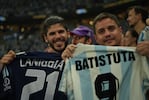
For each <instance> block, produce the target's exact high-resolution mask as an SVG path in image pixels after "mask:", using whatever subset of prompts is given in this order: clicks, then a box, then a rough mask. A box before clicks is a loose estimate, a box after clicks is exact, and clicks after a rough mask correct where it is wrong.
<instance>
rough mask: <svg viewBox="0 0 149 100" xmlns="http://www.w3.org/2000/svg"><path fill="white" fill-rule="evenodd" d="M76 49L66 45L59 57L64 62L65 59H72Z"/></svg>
mask: <svg viewBox="0 0 149 100" xmlns="http://www.w3.org/2000/svg"><path fill="white" fill-rule="evenodd" d="M76 47H77V46H76V45H74V44H70V45H68V46H67V47H66V48H65V50H64V51H63V53H62V55H61V56H62V59H64V60H66V59H67V58H70V57H72V56H73V53H74V51H75V48H76Z"/></svg>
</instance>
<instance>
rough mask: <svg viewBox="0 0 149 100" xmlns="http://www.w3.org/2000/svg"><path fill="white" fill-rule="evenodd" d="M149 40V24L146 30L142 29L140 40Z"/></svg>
mask: <svg viewBox="0 0 149 100" xmlns="http://www.w3.org/2000/svg"><path fill="white" fill-rule="evenodd" d="M146 40H149V26H146V27H145V28H144V30H142V31H141V33H140V35H139V38H138V42H141V41H146Z"/></svg>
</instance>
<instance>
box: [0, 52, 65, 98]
mask: <svg viewBox="0 0 149 100" xmlns="http://www.w3.org/2000/svg"><path fill="white" fill-rule="evenodd" d="M63 67H64V61H63V60H62V59H61V55H60V54H56V53H46V52H26V53H23V54H20V55H17V56H16V58H15V59H14V60H13V61H12V63H10V64H8V65H6V66H5V67H4V68H3V70H2V72H1V74H0V78H1V81H0V82H1V84H0V100H57V99H56V98H58V96H60V93H59V92H58V86H59V81H60V79H61V74H62V71H63Z"/></svg>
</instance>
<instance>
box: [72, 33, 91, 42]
mask: <svg viewBox="0 0 149 100" xmlns="http://www.w3.org/2000/svg"><path fill="white" fill-rule="evenodd" d="M71 37H72V44H78V43H83V44H91V40H90V41H89V39H90V38H87V37H85V36H79V35H75V34H71Z"/></svg>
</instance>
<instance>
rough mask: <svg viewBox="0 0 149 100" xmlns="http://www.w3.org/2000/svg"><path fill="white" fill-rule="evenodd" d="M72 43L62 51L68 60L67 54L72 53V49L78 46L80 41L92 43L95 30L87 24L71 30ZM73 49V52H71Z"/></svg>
mask: <svg viewBox="0 0 149 100" xmlns="http://www.w3.org/2000/svg"><path fill="white" fill-rule="evenodd" d="M70 36H71V43H72V44H70V45H68V46H67V47H66V49H65V50H64V52H63V53H62V58H63V59H64V60H66V58H67V55H71V52H72V51H71V50H73V49H75V48H76V45H77V44H78V43H83V44H92V43H93V40H94V33H93V30H92V29H91V28H89V27H87V26H83V25H80V26H78V27H76V28H74V29H73V30H72V31H70ZM69 51H71V52H69Z"/></svg>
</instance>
